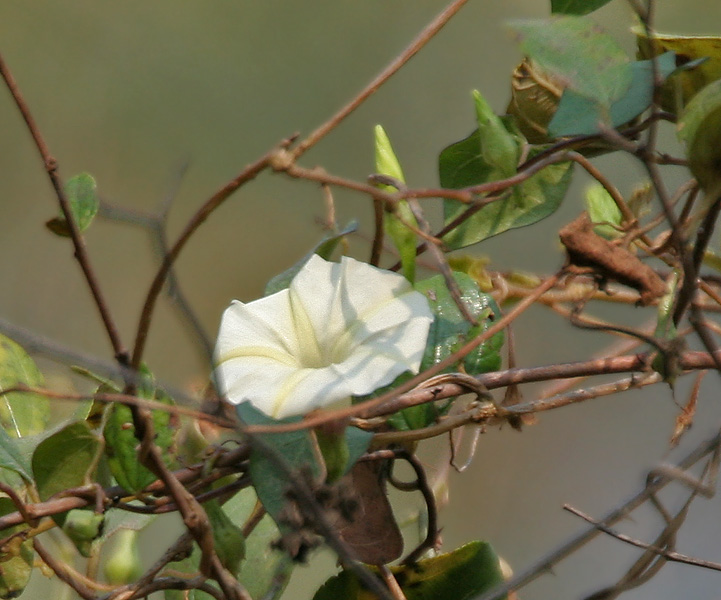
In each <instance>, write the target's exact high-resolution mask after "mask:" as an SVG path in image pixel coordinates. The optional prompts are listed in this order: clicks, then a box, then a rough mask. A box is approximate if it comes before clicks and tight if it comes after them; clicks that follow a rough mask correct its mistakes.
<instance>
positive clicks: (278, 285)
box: [264, 221, 358, 296]
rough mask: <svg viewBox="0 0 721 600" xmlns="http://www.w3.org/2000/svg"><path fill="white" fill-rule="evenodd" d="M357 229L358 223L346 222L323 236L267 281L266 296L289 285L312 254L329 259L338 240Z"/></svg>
mask: <svg viewBox="0 0 721 600" xmlns="http://www.w3.org/2000/svg"><path fill="white" fill-rule="evenodd" d="M357 229H358V223H357V222H356V221H351V222H350V223H348V225H346V226H345V228H344V229H342V230H341V231H339V232H338V233H334V234H332V235H328V236H326V237H324V238H323V239H322V240H321V241H320V242H318V243H317V244H316V246H315V247H314V248H313V249H312V250H311V251H310V252H308V254H306V255H305V256H304V257H303V258H301V259H300V260H299V261H298V262H297V263H295V264H294V265H293V266H292V267H290V268H289V269H286V270H285V271H283V272H282V273H279V274H278V275H276V276H275V277H273V278H272V279H271V280H270V281H268V283H267V284H266V286H265V292H264V294H265V295H266V296H270V295H271V294H275V293H276V292H280V291H281V290H284V289H286V288H287V287H288V286H290V282H291V281H293V278H294V277H295V276H296V275H297V274H298V271H300V270H301V269H302V268H303V267H304V266H305V263H307V262H308V260H310V257H311V256H313V255H314V254H317V255H318V256H320V257H321V258H324V259H325V260H330V256H331V254H333V251H334V250H335V249H336V247H337V246H338V244H339V243H340V241H341V240H342V239H343V238H344V237H345V236H347V235H349V234H351V233H353V232H355V231H356V230H357Z"/></svg>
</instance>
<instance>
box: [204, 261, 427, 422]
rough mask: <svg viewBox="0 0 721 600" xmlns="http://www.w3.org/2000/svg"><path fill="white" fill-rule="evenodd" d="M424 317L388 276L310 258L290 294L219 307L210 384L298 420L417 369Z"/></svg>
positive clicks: (416, 297) (407, 291)
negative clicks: (213, 376)
mask: <svg viewBox="0 0 721 600" xmlns="http://www.w3.org/2000/svg"><path fill="white" fill-rule="evenodd" d="M432 321H433V315H432V313H431V310H430V308H429V306H428V301H427V300H426V298H425V296H424V295H423V294H421V293H420V292H416V291H415V290H413V288H412V287H411V285H410V284H409V283H408V281H407V280H406V279H405V278H404V277H402V276H401V275H398V274H396V273H392V272H390V271H384V270H382V269H378V268H376V267H372V266H370V265H368V264H366V263H363V262H359V261H357V260H354V259H352V258H347V257H343V259H342V260H341V262H340V263H332V262H327V261H325V260H323V259H322V258H320V257H319V256H317V255H313V256H312V257H311V258H310V260H309V261H308V262H307V263H306V264H305V265H304V266H303V268H302V269H301V270H300V272H299V273H298V274H297V275H296V276H295V278H294V279H293V281H292V282H291V284H290V288H288V289H285V290H282V291H280V292H278V293H276V294H273V295H271V296H267V297H265V298H261V299H259V300H255V301H253V302H249V303H248V304H243V303H242V302H239V301H237V300H235V301H233V303H232V304H231V305H230V306H229V307H228V308H227V309H226V311H225V313H224V314H223V319H222V321H221V323H220V332H219V333H218V342H217V345H216V350H215V353H216V354H215V356H216V371H215V372H216V379H217V383H218V385H219V387H220V390H221V392H222V393H223V394H224V395H225V396H226V397H227V398H228V400H229V401H230V402H232V403H234V404H239V403H241V402H243V401H245V400H249V401H250V402H251V403H252V404H253V405H254V406H255V407H256V408H257V409H259V410H261V411H263V412H264V413H266V414H267V415H269V416H271V417H274V418H283V417H288V416H292V415H302V414H305V413H308V412H310V411H311V410H313V409H314V408H319V407H322V406H326V405H328V404H332V403H334V402H337V401H338V400H343V399H346V398H350V397H351V396H354V395H362V394H368V393H370V392H373V391H375V390H376V389H378V388H379V387H381V386H383V385H386V384H388V383H391V382H392V381H393V380H394V379H395V378H396V377H397V376H398V375H400V374H401V373H403V372H404V371H412V372H414V373H415V372H417V371H418V368H419V367H420V363H421V359H422V358H423V352H424V349H425V345H426V338H427V337H428V329H429V327H430V325H431V322H432Z"/></svg>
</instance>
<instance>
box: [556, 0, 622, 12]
mask: <svg viewBox="0 0 721 600" xmlns="http://www.w3.org/2000/svg"><path fill="white" fill-rule="evenodd" d="M610 1H611V0H551V12H552V13H553V14H562V15H587V14H589V13H592V12H593V11H594V10H598V9H599V8H601V7H602V6H605V5H606V4H608V3H609V2H610Z"/></svg>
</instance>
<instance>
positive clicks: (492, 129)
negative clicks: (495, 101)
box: [473, 90, 521, 179]
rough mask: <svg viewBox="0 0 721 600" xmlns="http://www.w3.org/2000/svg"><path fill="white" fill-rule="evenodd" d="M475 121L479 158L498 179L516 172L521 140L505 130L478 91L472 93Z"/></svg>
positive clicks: (501, 122)
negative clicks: (478, 136)
mask: <svg viewBox="0 0 721 600" xmlns="http://www.w3.org/2000/svg"><path fill="white" fill-rule="evenodd" d="M473 101H474V103H475V106H476V121H477V123H478V131H479V134H480V139H481V144H480V148H481V157H482V158H483V161H484V162H485V163H486V164H487V165H489V166H490V167H491V168H492V169H493V170H494V173H498V174H499V176H500V177H499V179H500V178H506V177H510V176H511V175H513V174H514V173H515V172H516V167H517V166H518V156H519V153H520V145H521V140H520V139H519V137H518V136H515V135H513V134H512V133H511V131H510V130H509V129H507V128H506V125H505V124H504V122H503V120H501V118H500V117H498V116H497V115H496V113H494V112H493V110H492V109H491V107H490V105H489V104H488V102H486V100H485V98H484V97H483V96H481V93H480V92H479V91H478V90H474V91H473Z"/></svg>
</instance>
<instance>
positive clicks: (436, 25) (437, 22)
mask: <svg viewBox="0 0 721 600" xmlns="http://www.w3.org/2000/svg"><path fill="white" fill-rule="evenodd" d="M466 2H468V0H454V1H453V2H451V4H449V5H448V6H447V7H446V8H445V9H444V10H443V11H442V12H441V13H440V14H439V15H438V16H437V17H436V18H435V19H434V20H433V21H431V23H430V24H428V26H427V27H426V28H425V29H423V31H421V32H420V33H419V34H418V36H416V38H415V39H414V40H413V41H412V42H411V43H410V44H409V45H408V46H407V47H406V49H405V50H403V52H401V54H400V55H399V56H398V57H397V58H395V59H393V60H392V61H391V63H390V64H389V65H388V66H387V67H386V68H385V69H383V71H381V72H380V73H379V74H378V75H377V76H376V77H375V78H374V79H373V81H371V82H370V83H369V84H368V85H367V86H366V87H365V88H364V89H363V90H362V91H361V92H360V93H359V94H357V95H356V97H355V98H353V99H352V100H351V101H350V102H349V103H348V104H346V105H345V106H344V107H343V108H341V109H340V110H339V111H338V112H337V113H336V114H334V115H333V116H332V117H331V118H330V119H328V120H327V121H326V122H325V123H323V124H322V125H321V126H320V127H318V128H317V129H316V130H315V131H313V132H312V133H311V134H310V135H309V136H308V137H307V138H306V139H304V140H303V141H302V142H301V143H300V144H298V146H297V147H296V148H295V149H294V150H293V158H294V159H297V158H299V157H300V156H301V155H303V154H304V153H305V152H307V151H308V150H309V149H310V148H312V147H313V146H315V145H316V144H317V143H318V142H319V141H320V140H321V139H323V138H324V137H325V136H326V135H327V134H328V133H330V132H331V131H332V130H333V129H335V128H336V127H337V126H338V125H339V124H340V123H341V121H343V120H344V119H345V118H346V117H347V116H348V115H350V114H351V113H352V112H353V111H354V110H355V109H356V108H358V107H359V106H360V105H361V104H363V102H365V101H366V100H367V99H368V98H369V97H370V96H372V95H373V94H374V93H375V92H376V91H377V90H378V88H380V87H381V86H382V85H383V84H384V83H385V82H386V81H388V79H390V78H391V77H392V76H393V75H394V74H395V73H396V72H397V71H398V70H399V69H400V68H401V67H402V66H403V65H405V64H406V63H407V62H408V61H409V60H410V59H411V58H413V56H414V55H415V54H417V53H418V51H419V50H421V48H423V47H424V46H425V45H426V44H427V43H428V42H429V41H430V40H431V39H432V38H433V37H434V36H435V35H436V34H437V33H438V32H439V31H440V30H441V29H442V28H443V27H444V26H445V24H446V23H448V21H449V20H450V19H451V17H453V15H455V14H456V13H457V12H458V11H459V10H460V9H461V7H463V5H464V4H465V3H466Z"/></svg>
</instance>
